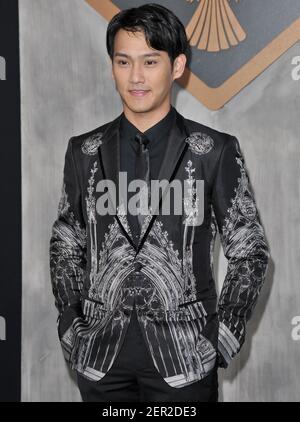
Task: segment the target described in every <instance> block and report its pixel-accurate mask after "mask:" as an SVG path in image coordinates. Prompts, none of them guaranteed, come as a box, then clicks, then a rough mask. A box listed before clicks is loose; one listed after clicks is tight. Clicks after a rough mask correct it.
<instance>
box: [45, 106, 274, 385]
mask: <svg viewBox="0 0 300 422" xmlns="http://www.w3.org/2000/svg"><path fill="white" fill-rule="evenodd" d="M121 116H122V115H120V116H118V117H117V118H116V119H115V120H113V121H111V122H109V123H106V124H104V125H102V126H100V127H99V128H96V129H94V130H93V131H91V132H88V133H85V134H82V135H79V136H74V137H72V138H71V139H70V140H69V143H68V146H67V150H66V154H65V164H64V174H63V186H62V194H61V199H60V202H59V206H58V215H57V219H56V220H55V222H54V224H53V227H52V234H51V239H50V274H51V283H52V290H53V294H54V297H55V305H56V307H57V309H58V311H59V316H58V319H57V329H58V335H59V339H60V343H61V346H62V350H63V353H64V357H65V359H66V361H67V362H68V364H69V365H70V367H71V368H72V369H74V370H76V371H78V372H79V373H80V374H81V375H82V376H84V377H86V378H87V379H89V380H92V381H98V382H99V381H100V380H101V379H102V378H103V377H104V376H105V374H106V373H107V372H108V371H109V369H110V368H111V366H112V364H113V362H114V360H115V358H116V356H117V354H118V352H119V351H120V348H121V346H122V342H123V340H124V337H125V335H126V330H127V328H128V324H129V321H130V316H131V312H132V309H133V303H134V301H135V304H136V309H137V315H138V321H139V324H140V327H141V330H142V334H143V337H144V340H145V343H146V345H147V347H148V349H149V352H150V355H151V357H152V359H153V363H154V365H155V367H156V369H157V371H158V372H159V373H160V375H161V376H162V377H163V379H164V380H165V382H166V383H168V384H169V385H170V386H172V387H176V388H180V387H184V386H186V385H188V384H191V383H194V382H196V381H199V380H201V379H202V378H204V377H205V376H207V375H208V374H209V373H210V372H211V371H212V369H213V368H214V366H215V365H217V366H220V367H227V366H228V364H229V362H230V361H231V359H232V358H233V357H234V356H235V355H236V354H237V353H238V352H239V351H240V349H241V346H242V345H243V343H244V340H245V334H246V324H247V322H248V320H249V319H250V317H251V315H252V311H253V309H254V306H255V304H256V302H257V299H258V295H259V293H260V290H261V287H262V285H263V283H264V279H265V274H266V270H267V265H268V259H269V250H268V247H267V244H266V239H265V235H264V230H263V227H262V225H261V222H260V219H259V215H258V211H257V208H256V203H255V200H254V196H253V193H252V190H251V186H250V181H249V177H248V174H247V171H246V168H245V162H244V158H243V156H242V153H241V150H240V146H239V142H238V140H237V138H236V137H234V136H231V135H229V134H227V133H222V132H219V131H217V130H214V129H212V128H210V127H207V126H204V125H202V124H200V123H197V122H195V121H192V120H189V119H186V118H184V117H183V116H182V115H181V114H180V113H178V112H177V111H176V115H175V121H174V124H173V126H172V130H171V132H170V134H169V136H168V140H167V142H168V143H167V147H166V154H165V156H164V158H163V163H162V166H161V169H160V173H159V177H158V179H159V180H163V179H166V180H167V181H168V182H169V183H170V186H171V182H172V181H173V180H175V179H176V180H179V181H181V183H182V185H183V184H184V183H186V184H187V186H188V188H189V189H187V190H186V191H187V193H186V191H185V197H184V199H183V203H184V207H183V211H182V213H181V214H178V213H177V214H176V213H175V212H173V213H171V214H170V215H164V214H163V213H160V212H156V213H153V214H151V213H149V214H148V216H147V218H146V220H145V222H144V225H143V227H142V230H141V236H140V239H139V242H138V243H137V242H135V241H134V239H133V236H132V233H131V231H130V227H129V224H128V219H127V215H126V212H125V211H124V210H125V208H124V202H122V198H121V197H120V196H119V192H118V189H116V198H117V200H116V205H117V207H116V208H115V212H114V213H113V212H107V213H106V214H104V213H101V212H99V210H100V208H101V207H100V204H99V201H100V198H101V200H103V194H104V193H103V192H100V190H101V188H100V185H99V183H100V184H101V181H102V182H103V181H104V180H107V179H108V180H111V181H113V182H114V184H115V186H116V187H118V180H119V169H120V156H119V142H120V139H119V124H120V120H121ZM196 180H202V181H204V182H203V199H202V202H203V203H202V205H201V206H202V208H201V213H202V215H201V220H199V215H200V207H199V203H198V202H197V199H195V181H196ZM168 189H169V185H168V184H166V185H165V189H162V190H161V191H160V197H159V198H160V210H161V207H162V205H163V203H164V201H166V200H167V199H166V198H168ZM111 192H112V191H111V190H108V191H107V192H106V194H107V203H108V204H109V205H110V206H111V205H112V204H113V200H112V195H111ZM198 199H199V198H198ZM119 200H120V201H119ZM111 209H113V208H110V210H111ZM197 218H198V220H197ZM199 221H201V224H199ZM196 222H197V224H196ZM217 232H219V235H220V241H221V244H222V248H223V251H224V255H225V257H226V258H227V260H228V267H227V273H226V277H225V280H224V283H223V287H222V290H221V292H220V295H219V298H218V295H217V292H216V286H215V279H214V269H213V252H214V242H215V238H216V234H217ZM100 382H101V381H100Z"/></svg>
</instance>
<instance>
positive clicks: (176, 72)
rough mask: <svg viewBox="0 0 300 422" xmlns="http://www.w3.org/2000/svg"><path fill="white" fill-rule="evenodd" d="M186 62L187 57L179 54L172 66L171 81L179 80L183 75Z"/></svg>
mask: <svg viewBox="0 0 300 422" xmlns="http://www.w3.org/2000/svg"><path fill="white" fill-rule="evenodd" d="M186 62H187V57H186V55H185V54H180V55H179V56H178V57H176V59H175V60H174V65H173V80H175V79H178V78H180V77H181V76H182V75H183V72H184V70H185V66H186Z"/></svg>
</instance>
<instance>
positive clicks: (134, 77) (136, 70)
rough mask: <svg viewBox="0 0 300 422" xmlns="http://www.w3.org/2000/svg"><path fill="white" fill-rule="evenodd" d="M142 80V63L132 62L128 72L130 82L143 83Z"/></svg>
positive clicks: (143, 79)
mask: <svg viewBox="0 0 300 422" xmlns="http://www.w3.org/2000/svg"><path fill="white" fill-rule="evenodd" d="M144 81H145V77H144V72H143V69H142V65H141V64H140V63H135V64H133V65H132V68H131V72H130V83H132V84H137V83H144Z"/></svg>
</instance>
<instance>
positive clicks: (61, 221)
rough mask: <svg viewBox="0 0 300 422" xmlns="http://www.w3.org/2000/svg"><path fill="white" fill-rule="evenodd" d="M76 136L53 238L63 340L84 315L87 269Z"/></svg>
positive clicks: (68, 157) (55, 287) (52, 265)
mask: <svg viewBox="0 0 300 422" xmlns="http://www.w3.org/2000/svg"><path fill="white" fill-rule="evenodd" d="M72 139H73V138H71V139H70V140H69V142H68V146H67V151H66V154H65V163H64V172H63V183H62V191H61V198H60V201H59V205H58V213H57V219H56V220H55V221H54V224H53V226H52V233H51V238H50V274H51V284H52V291H53V294H54V297H55V306H56V308H57V309H58V312H59V315H58V319H57V328H58V334H59V338H60V339H61V338H62V336H63V334H64V333H65V332H66V331H67V330H68V328H69V327H70V326H71V325H72V322H73V321H74V319H75V318H76V317H81V316H82V309H81V292H82V286H83V278H84V274H85V271H86V227H85V222H84V218H83V214H82V209H81V190H80V185H79V180H78V176H77V172H76V168H75V161H74V157H73V151H72ZM68 331H70V330H68Z"/></svg>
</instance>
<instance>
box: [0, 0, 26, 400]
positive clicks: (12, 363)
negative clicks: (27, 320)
mask: <svg viewBox="0 0 300 422" xmlns="http://www.w3.org/2000/svg"><path fill="white" fill-rule="evenodd" d="M20 133H21V131H20V78H19V25H18V1H17V0H0V148H1V152H0V190H1V207H0V221H1V223H0V224H1V226H0V233H1V242H0V257H1V258H0V262H1V269H0V401H20V394H21V388H20V387H21V292H22V284H21V134H20Z"/></svg>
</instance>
